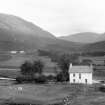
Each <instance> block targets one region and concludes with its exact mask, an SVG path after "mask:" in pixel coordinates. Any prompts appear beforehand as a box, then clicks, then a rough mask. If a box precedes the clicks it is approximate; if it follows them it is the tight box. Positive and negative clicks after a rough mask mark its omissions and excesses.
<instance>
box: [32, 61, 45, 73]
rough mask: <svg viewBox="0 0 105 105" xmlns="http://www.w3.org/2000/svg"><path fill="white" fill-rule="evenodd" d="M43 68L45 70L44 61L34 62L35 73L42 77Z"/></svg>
mask: <svg viewBox="0 0 105 105" xmlns="http://www.w3.org/2000/svg"><path fill="white" fill-rule="evenodd" d="M43 68H44V64H43V62H42V61H40V60H37V61H34V63H33V69H34V71H35V73H38V74H40V75H41V74H42V72H43Z"/></svg>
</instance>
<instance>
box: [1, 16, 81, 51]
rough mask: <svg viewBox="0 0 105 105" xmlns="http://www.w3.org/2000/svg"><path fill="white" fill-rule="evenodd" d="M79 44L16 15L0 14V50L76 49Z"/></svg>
mask: <svg viewBox="0 0 105 105" xmlns="http://www.w3.org/2000/svg"><path fill="white" fill-rule="evenodd" d="M80 46H81V44H78V43H74V42H69V41H64V40H61V39H58V38H56V37H55V36H54V35H52V34H51V33H49V32H47V31H45V30H43V29H42V28H40V27H38V26H37V25H35V24H33V23H31V22H28V21H26V20H24V19H21V18H19V17H17V16H13V15H7V14H0V51H8V50H33V49H53V50H60V51H66V50H69V51H77V50H78V47H80Z"/></svg>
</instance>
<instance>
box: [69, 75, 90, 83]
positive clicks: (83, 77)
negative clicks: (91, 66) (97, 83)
mask: <svg viewBox="0 0 105 105" xmlns="http://www.w3.org/2000/svg"><path fill="white" fill-rule="evenodd" d="M73 74H75V76H73ZM79 74H81V79H80V78H79ZM69 79H70V80H69V81H70V83H83V84H86V81H85V79H87V84H92V73H70V74H69ZM74 79H75V82H74V81H73V80H74Z"/></svg>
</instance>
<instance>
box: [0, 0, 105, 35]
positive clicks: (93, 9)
mask: <svg viewBox="0 0 105 105" xmlns="http://www.w3.org/2000/svg"><path fill="white" fill-rule="evenodd" d="M0 13H6V14H12V15H16V16H19V17H21V18H23V19H25V20H28V21H30V22H33V23H34V24H36V25H38V26H39V27H41V28H43V29H45V30H47V31H49V32H51V33H52V34H54V35H55V36H66V35H70V34H74V33H79V32H96V33H103V32H105V0H0Z"/></svg>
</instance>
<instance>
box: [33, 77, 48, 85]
mask: <svg viewBox="0 0 105 105" xmlns="http://www.w3.org/2000/svg"><path fill="white" fill-rule="evenodd" d="M34 80H35V83H39V84H40V83H46V82H47V78H46V77H45V76H43V75H41V76H39V77H37V78H35V79H34Z"/></svg>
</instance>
